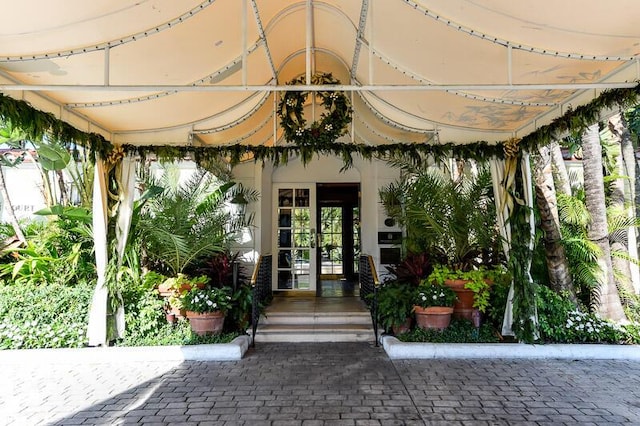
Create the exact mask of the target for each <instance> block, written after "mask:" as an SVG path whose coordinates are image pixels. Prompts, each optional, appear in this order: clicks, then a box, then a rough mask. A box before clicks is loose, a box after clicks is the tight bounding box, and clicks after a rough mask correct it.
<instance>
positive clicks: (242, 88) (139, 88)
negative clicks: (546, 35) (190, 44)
mask: <svg viewBox="0 0 640 426" xmlns="http://www.w3.org/2000/svg"><path fill="white" fill-rule="evenodd" d="M637 85H638V83H637V82H620V83H567V84H427V85H420V84H376V85H366V84H365V85H353V84H334V85H309V84H304V85H294V86H292V85H216V86H203V85H91V84H86V85H82V84H80V85H74V84H0V90H2V91H6V92H9V91H23V90H24V91H31V92H34V91H50V92H60V91H66V92H87V91H89V92H148V91H174V92H308V91H335V90H339V91H347V92H351V91H352V92H384V91H387V92H402V91H420V92H446V91H454V90H497V91H501V90H587V89H628V88H632V87H636V86H637Z"/></svg>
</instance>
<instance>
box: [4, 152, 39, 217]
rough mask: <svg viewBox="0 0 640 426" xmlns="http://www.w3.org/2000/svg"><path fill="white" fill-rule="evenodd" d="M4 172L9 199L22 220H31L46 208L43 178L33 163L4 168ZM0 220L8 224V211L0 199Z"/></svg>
mask: <svg viewBox="0 0 640 426" xmlns="http://www.w3.org/2000/svg"><path fill="white" fill-rule="evenodd" d="M2 172H3V173H4V178H5V181H6V183H7V190H8V192H9V199H10V200H11V204H12V205H13V210H14V212H15V214H16V216H17V217H18V220H20V219H29V218H31V216H32V213H33V212H35V211H38V210H40V209H43V208H44V207H45V202H44V197H43V195H42V177H41V176H40V172H39V171H38V168H37V166H36V165H35V164H33V163H22V164H20V165H19V166H18V167H3V168H2ZM0 219H1V221H2V222H8V221H9V216H8V214H7V210H6V209H4V206H3V205H2V197H0Z"/></svg>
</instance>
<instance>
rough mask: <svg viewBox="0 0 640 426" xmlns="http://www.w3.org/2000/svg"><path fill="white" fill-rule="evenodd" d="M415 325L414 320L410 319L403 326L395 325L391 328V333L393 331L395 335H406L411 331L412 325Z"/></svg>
mask: <svg viewBox="0 0 640 426" xmlns="http://www.w3.org/2000/svg"><path fill="white" fill-rule="evenodd" d="M412 323H413V318H411V317H408V318H407V319H406V320H405V322H404V323H403V324H399V325H394V326H393V327H391V331H393V334H394V335H396V336H397V335H398V334H402V333H406V332H408V331H409V330H411V324H412Z"/></svg>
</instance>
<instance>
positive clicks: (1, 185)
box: [0, 166, 27, 244]
mask: <svg viewBox="0 0 640 426" xmlns="http://www.w3.org/2000/svg"><path fill="white" fill-rule="evenodd" d="M0 192H2V202H3V205H4V207H5V209H6V210H7V214H8V216H9V223H11V226H12V227H13V232H15V234H16V237H18V240H20V242H21V243H22V244H26V243H27V239H26V238H25V237H24V234H23V233H22V229H20V224H19V223H18V218H17V217H16V212H15V210H13V204H11V199H10V198H9V190H8V189H7V182H6V181H5V180H4V173H3V171H2V166H0Z"/></svg>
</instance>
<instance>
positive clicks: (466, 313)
mask: <svg viewBox="0 0 640 426" xmlns="http://www.w3.org/2000/svg"><path fill="white" fill-rule="evenodd" d="M485 281H486V282H487V283H489V284H493V282H491V281H488V280H485ZM468 282H469V281H468V280H444V283H445V285H447V286H449V287H450V288H451V289H452V290H453V291H455V292H456V296H458V300H456V303H455V304H454V305H453V317H454V318H464V319H466V320H469V321H471V322H473V323H474V324H475V322H476V321H478V319H477V318H474V316H476V315H477V314H476V313H474V312H475V311H476V309H475V308H474V307H473V302H474V298H475V293H474V292H473V291H472V290H469V289H467V288H465V285H467V283H468Z"/></svg>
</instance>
